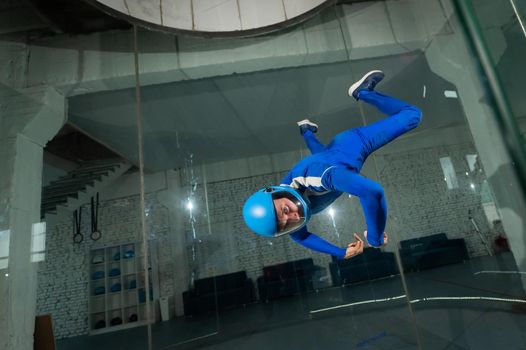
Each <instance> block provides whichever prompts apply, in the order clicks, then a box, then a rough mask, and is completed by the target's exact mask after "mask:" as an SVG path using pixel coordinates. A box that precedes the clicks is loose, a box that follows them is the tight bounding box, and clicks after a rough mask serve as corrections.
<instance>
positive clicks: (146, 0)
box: [126, 0, 161, 24]
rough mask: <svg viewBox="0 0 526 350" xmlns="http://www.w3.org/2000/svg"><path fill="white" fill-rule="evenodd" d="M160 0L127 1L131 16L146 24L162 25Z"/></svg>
mask: <svg viewBox="0 0 526 350" xmlns="http://www.w3.org/2000/svg"><path fill="white" fill-rule="evenodd" d="M159 1H160V0H126V4H127V5H128V10H129V11H130V15H131V16H133V17H135V18H138V19H141V20H143V21H146V22H150V23H155V24H161V4H160V2H159Z"/></svg>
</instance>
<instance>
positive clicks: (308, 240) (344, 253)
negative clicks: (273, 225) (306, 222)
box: [290, 227, 363, 259]
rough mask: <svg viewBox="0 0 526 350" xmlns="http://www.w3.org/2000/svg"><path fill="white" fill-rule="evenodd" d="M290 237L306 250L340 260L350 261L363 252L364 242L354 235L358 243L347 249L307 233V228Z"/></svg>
mask: <svg viewBox="0 0 526 350" xmlns="http://www.w3.org/2000/svg"><path fill="white" fill-rule="evenodd" d="M290 236H291V237H292V239H293V240H294V241H295V242H297V243H299V244H301V245H302V246H304V247H306V248H309V249H312V250H314V251H317V252H320V253H325V254H330V255H332V256H335V257H337V258H339V259H345V258H347V259H348V258H350V257H353V256H355V255H358V254H360V253H361V252H362V251H363V241H362V240H361V239H360V237H358V235H356V234H354V237H355V238H356V239H357V241H355V242H353V243H351V244H349V245H348V246H347V249H343V248H340V247H337V246H335V245H334V244H331V243H329V242H327V241H325V240H323V239H321V238H320V237H318V236H316V235H315V234H314V233H311V232H309V231H307V229H306V228H305V227H304V228H302V229H301V230H299V231H296V232H293V233H291V234H290Z"/></svg>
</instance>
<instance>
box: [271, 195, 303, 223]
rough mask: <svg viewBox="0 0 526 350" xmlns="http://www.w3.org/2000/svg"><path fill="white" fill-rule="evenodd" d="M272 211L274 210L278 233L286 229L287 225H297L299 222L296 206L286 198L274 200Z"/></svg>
mask: <svg viewBox="0 0 526 350" xmlns="http://www.w3.org/2000/svg"><path fill="white" fill-rule="evenodd" d="M274 209H276V217H277V219H278V229H279V230H280V231H281V230H283V229H284V228H285V227H287V225H288V224H292V223H297V222H298V221H300V220H301V218H300V214H299V209H298V206H297V205H296V204H294V202H293V201H291V200H290V199H288V198H279V199H274Z"/></svg>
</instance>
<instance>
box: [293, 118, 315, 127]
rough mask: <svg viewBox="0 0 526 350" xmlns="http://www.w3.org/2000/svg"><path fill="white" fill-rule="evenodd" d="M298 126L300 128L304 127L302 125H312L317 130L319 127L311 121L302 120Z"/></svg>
mask: <svg viewBox="0 0 526 350" xmlns="http://www.w3.org/2000/svg"><path fill="white" fill-rule="evenodd" d="M296 124H298V126H302V125H305V124H307V125H311V126H314V127H315V128H316V129H317V128H318V125H317V124H314V123H313V122H311V121H310V120H308V119H303V120H300V121H299V122H297V123H296Z"/></svg>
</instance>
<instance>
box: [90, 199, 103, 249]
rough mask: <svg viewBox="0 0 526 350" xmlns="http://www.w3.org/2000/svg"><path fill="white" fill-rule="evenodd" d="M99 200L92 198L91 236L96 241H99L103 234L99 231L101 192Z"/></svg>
mask: <svg viewBox="0 0 526 350" xmlns="http://www.w3.org/2000/svg"><path fill="white" fill-rule="evenodd" d="M96 198H97V200H96V201H95V199H94V198H93V197H91V234H90V237H91V239H92V240H94V241H98V240H99V239H100V238H101V237H102V232H100V231H99V229H98V227H97V226H98V221H99V192H97V195H96Z"/></svg>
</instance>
